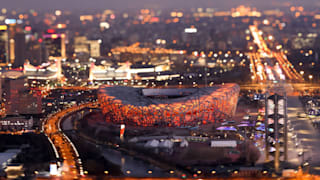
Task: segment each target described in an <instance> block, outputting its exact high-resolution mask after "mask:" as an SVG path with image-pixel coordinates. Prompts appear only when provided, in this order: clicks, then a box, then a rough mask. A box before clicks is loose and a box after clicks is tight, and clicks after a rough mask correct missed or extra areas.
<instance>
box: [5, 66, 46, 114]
mask: <svg viewBox="0 0 320 180" xmlns="http://www.w3.org/2000/svg"><path fill="white" fill-rule="evenodd" d="M2 81H3V82H2V91H3V93H2V95H3V102H4V104H5V111H6V115H15V114H41V113H42V106H41V95H39V94H35V93H30V91H29V90H28V88H27V86H26V84H27V79H26V77H25V76H24V75H23V73H22V72H18V71H8V72H6V73H4V74H3V79H2Z"/></svg>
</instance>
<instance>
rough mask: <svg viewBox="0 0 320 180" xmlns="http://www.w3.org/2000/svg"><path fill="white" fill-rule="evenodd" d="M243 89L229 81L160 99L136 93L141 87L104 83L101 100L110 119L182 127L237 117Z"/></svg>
mask: <svg viewBox="0 0 320 180" xmlns="http://www.w3.org/2000/svg"><path fill="white" fill-rule="evenodd" d="M115 88H117V89H115ZM122 89H127V90H126V92H127V93H124V92H121V91H122ZM117 91H118V92H117ZM181 91H183V89H181ZM199 91H200V92H201V93H199ZM239 91H240V87H239V86H238V85H237V84H225V85H217V86H214V87H207V88H198V89H196V91H195V93H193V94H190V95H189V96H187V97H182V98H173V99H170V98H169V99H166V100H160V101H157V100H155V99H149V100H148V98H147V97H145V96H143V95H142V94H141V93H136V92H139V91H138V90H137V88H131V87H119V86H116V87H115V86H108V85H104V86H101V87H100V88H99V93H98V99H99V102H100V105H101V109H102V111H103V113H104V114H105V117H106V121H107V122H112V123H117V124H127V125H133V126H173V127H181V126H195V125H198V124H208V123H214V122H215V121H217V120H220V119H224V118H228V117H231V116H233V115H234V113H235V110H236V106H237V101H238V95H239ZM197 92H198V93H197ZM139 95H140V96H141V97H134V98H133V99H132V97H133V96H139ZM125 96H128V99H126V98H125ZM129 96H130V97H129ZM140 100H141V102H142V103H140V102H139V101H140ZM139 103H140V104H139Z"/></svg>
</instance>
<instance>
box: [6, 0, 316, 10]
mask: <svg viewBox="0 0 320 180" xmlns="http://www.w3.org/2000/svg"><path fill="white" fill-rule="evenodd" d="M238 5H249V6H252V7H256V8H258V9H261V10H264V9H270V8H282V7H286V6H291V5H296V6H304V7H306V8H316V7H317V6H320V2H319V1H317V0H308V1H307V2H305V1H301V0H291V1H288V0H270V1H255V0H134V1H133V0H118V1H112V0H91V1H88V0H54V1H46V0H27V1H20V0H2V2H1V7H2V8H8V9H17V10H21V11H23V10H27V9H35V10H40V11H41V10H55V9H63V10H92V9H117V10H126V9H137V8H159V9H189V8H197V7H203V8H206V7H208V8H217V9H219V10H229V9H230V8H233V7H236V6H238Z"/></svg>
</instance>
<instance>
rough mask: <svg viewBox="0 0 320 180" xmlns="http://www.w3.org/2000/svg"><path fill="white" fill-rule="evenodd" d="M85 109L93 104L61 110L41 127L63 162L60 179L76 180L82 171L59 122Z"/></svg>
mask: <svg viewBox="0 0 320 180" xmlns="http://www.w3.org/2000/svg"><path fill="white" fill-rule="evenodd" d="M86 107H94V105H93V103H86V104H82V105H79V106H73V107H71V108H68V109H65V110H62V111H60V112H58V113H56V114H53V115H51V116H50V117H49V118H48V119H47V120H46V121H45V124H44V125H43V130H44V133H45V134H46V135H47V136H48V137H49V138H50V140H51V142H52V143H53V145H54V147H55V151H56V152H57V153H58V156H59V157H60V158H62V160H63V163H62V164H63V165H62V167H61V173H60V174H61V176H62V178H66V179H70V178H72V179H73V178H78V177H79V176H80V175H83V169H82V163H81V159H80V158H79V154H78V151H77V149H76V148H75V146H74V145H73V143H72V142H71V141H70V139H69V138H68V137H67V136H66V135H65V134H64V133H63V131H62V130H61V128H60V124H61V120H62V119H63V118H64V117H65V116H67V115H68V114H70V113H73V112H75V111H79V110H81V109H83V108H86ZM60 174H58V175H60Z"/></svg>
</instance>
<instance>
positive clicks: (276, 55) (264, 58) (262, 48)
mask: <svg viewBox="0 0 320 180" xmlns="http://www.w3.org/2000/svg"><path fill="white" fill-rule="evenodd" d="M249 29H250V32H251V34H252V36H253V41H254V43H255V44H256V45H257V46H258V52H256V53H248V57H249V59H250V68H256V70H253V69H251V73H252V80H253V82H265V81H266V80H271V81H274V80H277V81H279V80H285V78H287V79H288V80H291V81H293V82H303V78H302V76H301V75H300V74H299V73H298V72H297V71H296V70H295V69H294V67H293V65H292V64H291V63H290V61H289V60H288V59H287V56H286V55H285V54H284V53H282V52H274V51H271V50H270V49H269V48H268V46H267V43H266V42H265V40H264V39H263V37H262V31H260V30H259V29H258V28H257V26H255V25H252V26H249ZM271 60H272V61H271ZM278 65H279V67H280V70H276V72H277V73H278V74H279V78H277V79H276V78H275V76H274V74H273V73H272V71H271V70H270V69H269V68H266V67H267V66H271V68H272V69H274V67H273V66H275V67H276V66H278ZM265 66H266V67H265ZM282 72H284V74H282ZM257 74H258V75H259V78H258V77H257V76H256V75H257Z"/></svg>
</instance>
